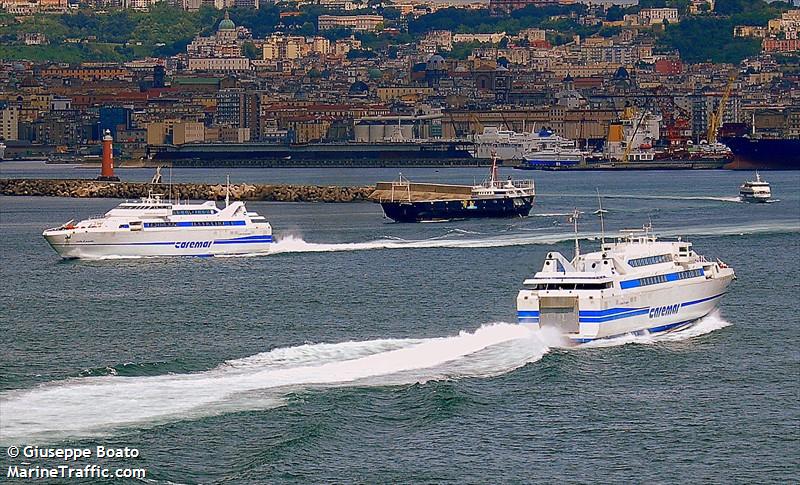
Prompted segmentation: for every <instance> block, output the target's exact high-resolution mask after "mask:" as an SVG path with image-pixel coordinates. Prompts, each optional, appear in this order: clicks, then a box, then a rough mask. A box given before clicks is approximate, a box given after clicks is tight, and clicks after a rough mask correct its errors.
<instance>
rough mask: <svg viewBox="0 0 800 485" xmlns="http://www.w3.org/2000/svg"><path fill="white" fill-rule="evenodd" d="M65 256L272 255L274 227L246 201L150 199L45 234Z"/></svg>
mask: <svg viewBox="0 0 800 485" xmlns="http://www.w3.org/2000/svg"><path fill="white" fill-rule="evenodd" d="M42 236H44V238H45V239H46V240H47V242H48V243H49V244H50V246H51V247H52V248H53V249H54V250H55V251H56V252H57V253H58V254H59V255H60V256H61V257H63V258H88V259H98V258H109V257H145V256H225V255H236V254H258V253H267V252H269V249H270V246H271V243H272V227H271V226H270V224H269V223H268V222H267V221H266V219H265V218H264V217H263V216H261V215H259V214H257V213H255V212H251V211H248V210H247V209H246V208H245V205H244V203H243V202H232V203H228V198H227V197H226V201H225V207H224V208H223V209H219V208H218V207H217V205H216V203H215V202H213V201H207V202H204V203H199V204H198V203H188V202H184V203H181V202H170V201H165V200H162V198H161V197H160V196H158V195H151V196H149V197H146V198H143V199H141V200H139V201H136V202H123V203H122V204H120V205H118V206H117V207H115V208H113V209H111V210H110V211H108V212H106V213H105V215H103V216H100V217H95V218H90V219H85V220H82V221H80V222H77V223H75V222H74V221H69V222H67V223H65V224H62V225H61V226H59V227H56V228H53V229H47V230H46V231H44V232H43V233H42Z"/></svg>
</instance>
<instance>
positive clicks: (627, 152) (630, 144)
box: [622, 108, 647, 162]
mask: <svg viewBox="0 0 800 485" xmlns="http://www.w3.org/2000/svg"><path fill="white" fill-rule="evenodd" d="M626 111H627V109H626ZM646 114H647V111H645V110H642V116H640V117H639V121H637V122H636V126H635V127H634V128H633V133H631V137H630V138H629V139H628V140H626V143H625V153H623V154H622V161H623V162H627V161H628V157H629V156H630V154H631V150H633V141H634V140H635V139H636V133H638V132H639V127H640V126H641V125H642V121H644V117H645V115H646ZM630 117H631V118H632V117H633V109H632V108H631V111H630Z"/></svg>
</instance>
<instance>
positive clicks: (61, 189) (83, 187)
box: [0, 179, 375, 202]
mask: <svg viewBox="0 0 800 485" xmlns="http://www.w3.org/2000/svg"><path fill="white" fill-rule="evenodd" d="M374 190H375V187H373V186H356V187H346V186H320V185H263V184H255V185H254V184H231V186H230V198H231V199H232V200H266V201H277V202H359V201H368V200H370V198H369V196H370V194H372V192H373V191H374ZM225 192H226V187H225V185H224V184H172V186H171V188H170V186H169V185H167V184H150V183H136V182H107V181H98V180H84V179H0V195H9V196H14V195H19V196H34V197H81V198H113V199H138V198H140V197H147V195H148V194H150V193H153V194H161V195H162V196H163V197H164V198H169V197H170V196H171V197H172V198H173V199H184V200H185V199H192V200H224V199H225Z"/></svg>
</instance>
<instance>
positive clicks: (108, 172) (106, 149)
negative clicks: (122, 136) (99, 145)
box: [97, 130, 119, 182]
mask: <svg viewBox="0 0 800 485" xmlns="http://www.w3.org/2000/svg"><path fill="white" fill-rule="evenodd" d="M113 140H114V139H113V138H111V130H106V131H105V133H104V136H103V165H102V167H101V169H100V176H99V177H97V180H109V181H114V182H119V177H116V176H115V175H114V148H113V146H112V144H111V142H112V141H113Z"/></svg>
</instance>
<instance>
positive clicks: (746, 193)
mask: <svg viewBox="0 0 800 485" xmlns="http://www.w3.org/2000/svg"><path fill="white" fill-rule="evenodd" d="M739 196H740V197H741V198H742V200H743V201H745V202H769V200H770V198H771V197H772V189H770V186H769V182H767V181H766V180H763V179H762V178H761V175H759V174H758V172H756V179H755V180H748V181H746V182H745V183H743V184H742V185H741V186H739Z"/></svg>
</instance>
